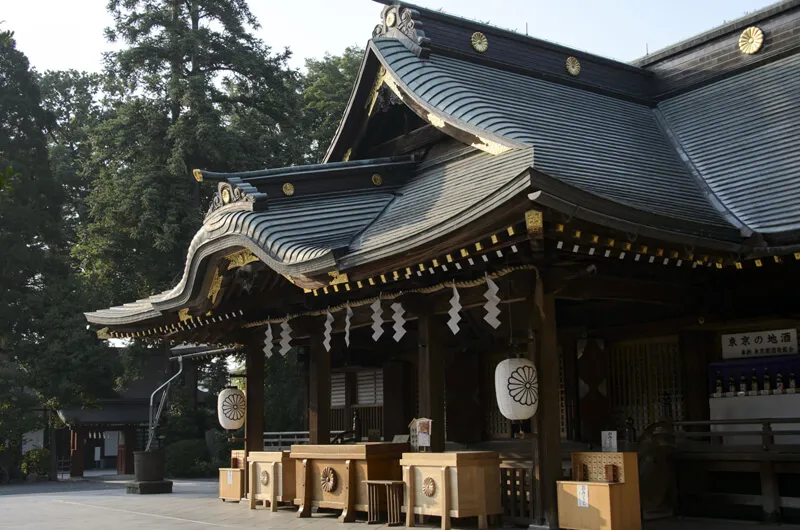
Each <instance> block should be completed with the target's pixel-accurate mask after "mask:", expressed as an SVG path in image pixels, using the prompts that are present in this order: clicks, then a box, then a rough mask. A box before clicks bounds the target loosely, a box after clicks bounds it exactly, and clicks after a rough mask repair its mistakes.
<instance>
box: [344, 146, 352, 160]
mask: <svg viewBox="0 0 800 530" xmlns="http://www.w3.org/2000/svg"><path fill="white" fill-rule="evenodd" d="M352 154H353V150H352V149H348V150H347V151H345V152H344V155H343V156H342V162H348V161H349V160H350V155H352Z"/></svg>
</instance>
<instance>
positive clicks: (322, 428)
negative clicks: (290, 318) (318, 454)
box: [308, 330, 352, 444]
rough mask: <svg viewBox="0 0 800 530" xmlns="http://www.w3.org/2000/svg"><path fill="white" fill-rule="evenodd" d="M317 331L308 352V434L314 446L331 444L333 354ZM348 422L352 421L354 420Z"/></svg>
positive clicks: (312, 336)
mask: <svg viewBox="0 0 800 530" xmlns="http://www.w3.org/2000/svg"><path fill="white" fill-rule="evenodd" d="M317 331H318V332H312V333H311V338H310V347H309V352H308V357H309V361H308V364H309V390H308V401H309V407H308V434H309V438H310V442H311V443H312V444H329V443H331V420H330V418H331V353H330V352H329V351H328V350H326V349H325V346H324V345H323V344H322V340H323V336H322V331H321V330H317ZM348 421H352V418H350V419H348ZM345 430H347V429H345Z"/></svg>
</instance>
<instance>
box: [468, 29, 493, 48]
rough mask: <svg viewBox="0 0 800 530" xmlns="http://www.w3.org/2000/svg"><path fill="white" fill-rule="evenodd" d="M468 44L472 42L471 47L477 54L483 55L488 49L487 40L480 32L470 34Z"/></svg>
mask: <svg viewBox="0 0 800 530" xmlns="http://www.w3.org/2000/svg"><path fill="white" fill-rule="evenodd" d="M470 42H472V47H473V48H474V49H475V51H476V52H478V53H483V52H485V51H486V50H488V49H489V39H487V38H486V35H484V34H483V33H481V32H480V31H476V32H475V33H473V34H472V37H471V38H470Z"/></svg>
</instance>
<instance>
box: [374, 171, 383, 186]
mask: <svg viewBox="0 0 800 530" xmlns="http://www.w3.org/2000/svg"><path fill="white" fill-rule="evenodd" d="M372 183H373V184H375V185H376V186H380V185H381V184H383V177H382V176H380V175H378V174H377V173H375V174H374V175H372Z"/></svg>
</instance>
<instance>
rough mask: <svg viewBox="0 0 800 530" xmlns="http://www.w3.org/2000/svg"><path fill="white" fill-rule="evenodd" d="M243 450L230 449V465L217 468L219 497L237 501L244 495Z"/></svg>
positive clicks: (224, 499)
mask: <svg viewBox="0 0 800 530" xmlns="http://www.w3.org/2000/svg"><path fill="white" fill-rule="evenodd" d="M244 454H245V452H244V451H231V467H229V468H220V470H219V498H220V499H222V500H223V501H236V502H239V501H240V500H242V497H244V480H245V479H244V475H245V469H244V468H245V461H244Z"/></svg>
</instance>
